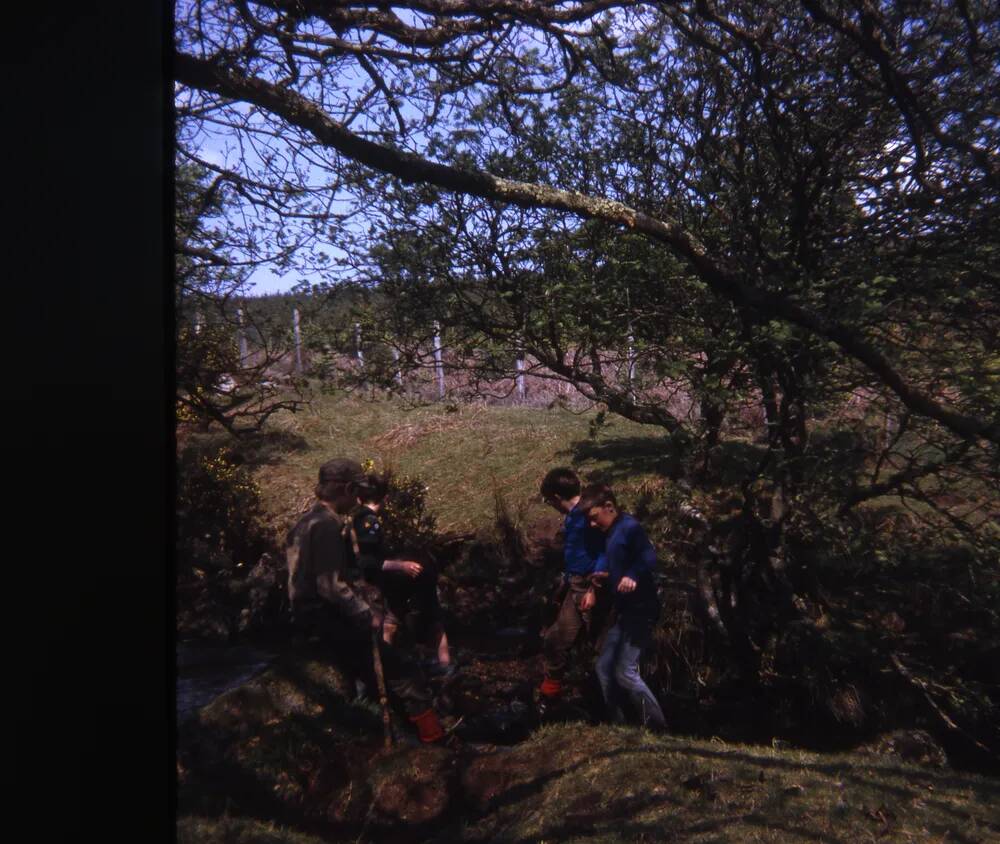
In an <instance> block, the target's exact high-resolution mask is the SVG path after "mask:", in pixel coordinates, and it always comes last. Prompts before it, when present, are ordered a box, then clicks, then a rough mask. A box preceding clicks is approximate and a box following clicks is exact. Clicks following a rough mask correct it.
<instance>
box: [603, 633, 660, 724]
mask: <svg viewBox="0 0 1000 844" xmlns="http://www.w3.org/2000/svg"><path fill="white" fill-rule="evenodd" d="M652 628H653V623H652V622H648V623H647V622H646V621H645V620H636V619H624V620H623V619H618V620H616V621H615V623H614V624H613V625H612V626H611V629H610V630H608V632H607V635H606V636H605V637H604V644H603V646H602V647H601V653H600V655H599V656H598V657H597V665H596V666H595V669H596V671H597V679H598V681H599V682H600V684H601V691H602V692H603V693H604V702H605V704H606V705H607V708H608V714H609V715H610V717H611V720H612V721H613V722H614V723H616V724H623V723H625V713H624V712H623V711H622V707H621V703H622V699H623V698H626V699H628V700H629V702H630V703H631V704H632V706H633V707H634V708H635V711H636V712H637V713H638V714H639V718H640V719H641V723H642V725H643V726H644V727H652V728H654V729H665V728H666V726H667V725H666V719H665V718H664V717H663V710H662V709H660V704H659V703H657V701H656V698H655V697H653V693H652V692H651V691H650V690H649V687H648V686H647V685H646V683H645V682H644V681H643V679H642V677H640V676H639V660H640V659H641V658H642V652H643V650H645V648H647V647H648V646H649V644H650V642H651V641H652Z"/></svg>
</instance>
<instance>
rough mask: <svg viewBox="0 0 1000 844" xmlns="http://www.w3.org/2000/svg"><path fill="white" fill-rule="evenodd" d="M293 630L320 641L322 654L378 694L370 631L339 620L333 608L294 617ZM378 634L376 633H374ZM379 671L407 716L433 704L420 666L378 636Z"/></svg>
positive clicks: (424, 709)
mask: <svg viewBox="0 0 1000 844" xmlns="http://www.w3.org/2000/svg"><path fill="white" fill-rule="evenodd" d="M295 627H296V629H297V630H298V631H299V632H300V633H301V634H302V635H304V636H306V637H309V638H314V639H318V640H319V644H320V647H321V648H322V650H323V653H325V654H327V655H329V656H330V657H331V658H332V659H333V660H334V661H335V663H336V664H337V665H338V667H340V668H342V669H344V670H345V671H347V672H348V673H350V674H352V675H353V676H354V678H356V679H360V680H362V681H363V682H364V684H365V685H366V686H367V687H368V689H369V690H370V691H371V692H372V693H373V694H377V689H378V686H377V684H376V680H375V666H374V658H373V653H372V630H371V629H370V628H369V627H367V626H364V627H362V626H361V625H358V624H353V623H351V622H350V621H348V620H346V619H343V618H341V617H340V616H339V615H338V614H337V613H336V612H335V611H334V610H333V609H329V610H327V609H325V608H324V609H317V610H312V611H310V612H308V613H304V614H302V613H300V614H297V615H296V616H295ZM376 633H377V634H378V631H376ZM377 639H378V645H379V653H380V655H381V657H382V671H383V673H384V674H385V685H386V689H387V690H388V692H389V694H390V696H392V697H394V698H395V699H396V700H397V701H398V702H399V703H401V704H402V706H403V709H404V710H405V711H406V714H407V715H419V714H420V713H422V712H426V711H427V710H428V709H429V708H430V707H431V706H432V704H433V700H434V699H433V696H432V694H431V692H430V690H429V689H428V687H427V682H426V680H425V678H424V675H423V672H422V671H421V670H420V667H419V666H418V665H416V664H415V663H414V662H413V661H412V660H408V659H406V658H405V657H404V656H403V655H402V654H401V653H400V651H399V649H398V648H396V647H393V646H392V645H389V644H386V643H385V642H383V641H382V636H381V634H378V635H377Z"/></svg>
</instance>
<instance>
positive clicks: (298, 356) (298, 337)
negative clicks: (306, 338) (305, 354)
mask: <svg viewBox="0 0 1000 844" xmlns="http://www.w3.org/2000/svg"><path fill="white" fill-rule="evenodd" d="M292 332H293V334H294V336H295V371H296V372H297V373H299V375H301V374H302V328H301V325H300V323H299V309H298V308H292Z"/></svg>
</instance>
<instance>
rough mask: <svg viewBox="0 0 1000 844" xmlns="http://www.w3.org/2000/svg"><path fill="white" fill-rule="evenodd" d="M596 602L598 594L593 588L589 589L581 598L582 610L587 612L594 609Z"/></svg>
mask: <svg viewBox="0 0 1000 844" xmlns="http://www.w3.org/2000/svg"><path fill="white" fill-rule="evenodd" d="M596 603H597V595H595V594H594V590H593V589H588V590H587V591H586V592H585V593H584V595H583V597H582V598H581V599H580V610H581V611H583V612H586V611H587V610H590V609H593V608H594V604H596Z"/></svg>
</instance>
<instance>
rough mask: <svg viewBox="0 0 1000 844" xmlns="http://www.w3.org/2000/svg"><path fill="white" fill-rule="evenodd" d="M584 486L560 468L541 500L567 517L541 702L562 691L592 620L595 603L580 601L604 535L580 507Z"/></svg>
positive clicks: (554, 471)
mask: <svg viewBox="0 0 1000 844" xmlns="http://www.w3.org/2000/svg"><path fill="white" fill-rule="evenodd" d="M581 487H582V484H581V483H580V478H579V476H578V475H577V474H576V472H574V471H573V470H572V469H570V468H568V467H565V466H560V467H558V468H555V469H552V470H551V471H549V472H548V474H546V475H545V477H544V479H543V480H542V486H541V494H542V500H543V501H544V502H545V503H546V504H548V505H549V506H550V507H552V508H554V509H555V510H557V511H558V512H559V513H561V514H562V515H563V517H564V518H563V531H564V534H563V561H564V568H563V577H562V583H561V586H560V588H559V590H558V592H557V598H556V603H557V604H558V605H559V611H558V614H557V615H556V619H555V621H554V622H553V623H552V625H550V626H549V627H548V628H547V629H546V631H545V632H544V634H543V639H542V658H543V664H544V668H545V677H544V679H543V680H542V684H541V686H539V689H538V694H539V703H540V705H541V706H542V708H544V706H545V705H547V704H549V703H551V702H553V701H555V700H557V699H558V698H559V697H560V696H561V695H562V692H563V678H564V676H565V674H566V671H567V668H568V666H569V658H570V652H571V651H572V649H573V645H574V644H575V643H576V641H577V640H578V639H579V638H580V636H581V635H584V634H589V633H590V632H591V627H592V623H593V618H592V614H593V601H591V602H590V603H589V604H588V605H587V606H586V607H582V606H581V601H582V599H583V598H584V596H585V595H586V594H587V592H588V590H589V589H590V585H591V584H590V576H591V574H593V572H594V570H595V569H596V568H599V567H600V560H601V558H602V556H603V554H604V534H603V533H601V531H599V530H597V529H595V528H593V527H591V526H590V525H588V524H587V517H586V515H585V514H584V512H583V511H582V510H581V509H580V508H579V506H578V505H577V502H578V500H579V498H580V489H581Z"/></svg>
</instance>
